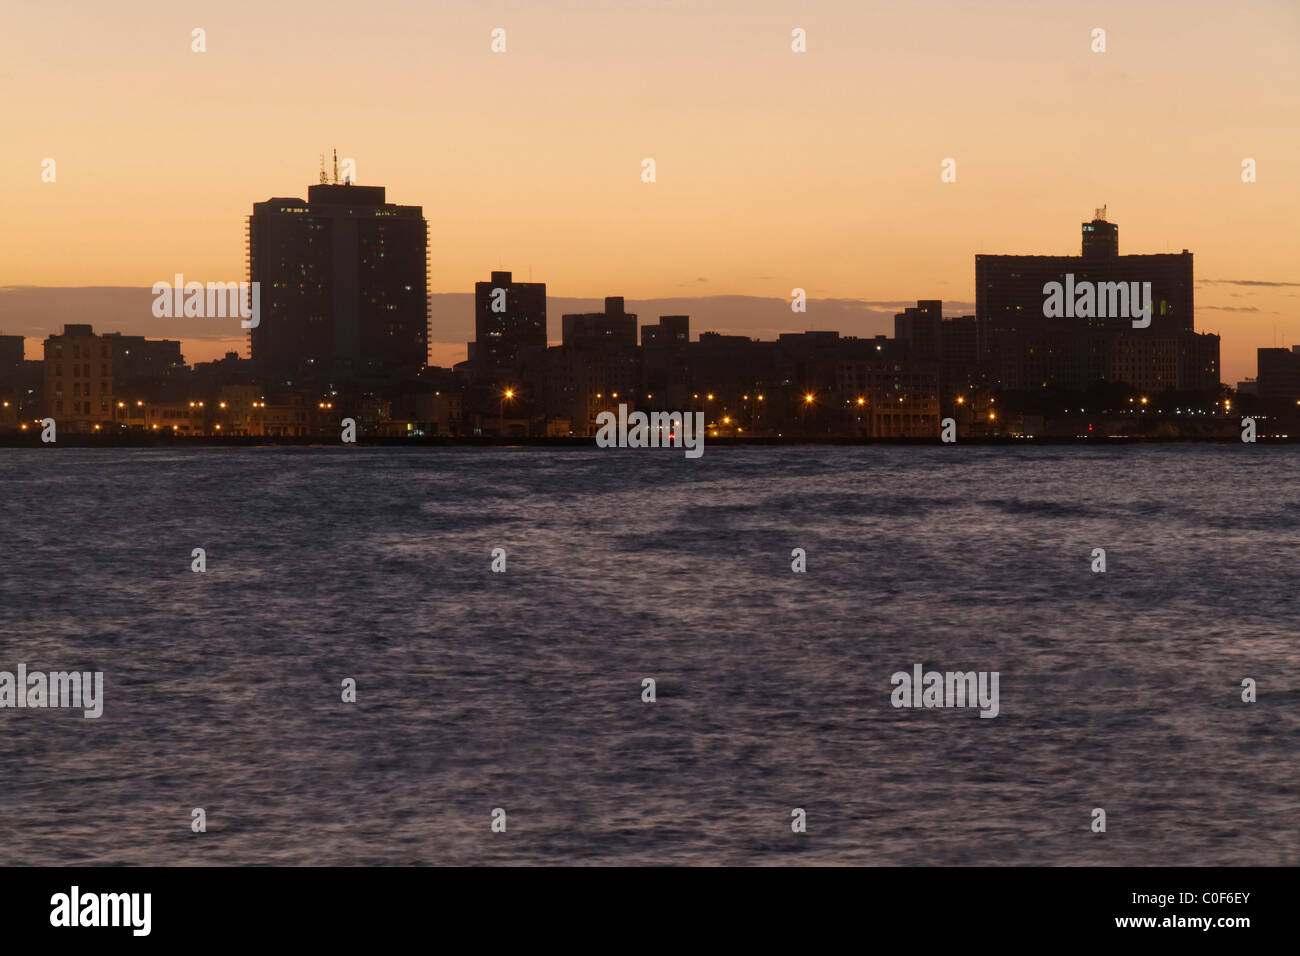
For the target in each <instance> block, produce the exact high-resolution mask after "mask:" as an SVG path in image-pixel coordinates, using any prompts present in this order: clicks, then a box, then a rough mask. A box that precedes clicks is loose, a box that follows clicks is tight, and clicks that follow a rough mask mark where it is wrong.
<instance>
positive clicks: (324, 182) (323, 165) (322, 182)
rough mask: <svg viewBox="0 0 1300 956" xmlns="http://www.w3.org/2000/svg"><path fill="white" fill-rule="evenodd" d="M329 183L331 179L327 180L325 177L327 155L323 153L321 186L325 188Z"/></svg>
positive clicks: (321, 155)
mask: <svg viewBox="0 0 1300 956" xmlns="http://www.w3.org/2000/svg"><path fill="white" fill-rule="evenodd" d="M328 182H329V179H327V178H326V176H325V154H324V153H321V154H320V184H321V185H322V186H324V185H325V184H326V183H328Z"/></svg>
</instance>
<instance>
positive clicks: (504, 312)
mask: <svg viewBox="0 0 1300 956" xmlns="http://www.w3.org/2000/svg"><path fill="white" fill-rule="evenodd" d="M546 344H547V342H546V283H545V282H516V281H514V279H512V278H511V274H510V273H509V272H493V273H492V279H491V281H488V282H476V283H474V341H473V342H471V343H470V345H469V359H470V361H471V362H474V363H477V364H478V365H479V366H481V367H482V368H483V369H487V370H492V369H508V370H512V371H515V372H519V371H520V370H522V369H523V368H524V367H525V366H527V365H529V364H531V363H532V362H534V361H535V360H536V359H537V358H538V357H540V356H541V354H542V353H543V352H545V351H546Z"/></svg>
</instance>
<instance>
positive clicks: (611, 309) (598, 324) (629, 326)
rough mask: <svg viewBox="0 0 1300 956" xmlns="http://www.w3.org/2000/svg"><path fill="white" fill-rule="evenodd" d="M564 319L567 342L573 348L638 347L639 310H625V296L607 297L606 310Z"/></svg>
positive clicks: (568, 316)
mask: <svg viewBox="0 0 1300 956" xmlns="http://www.w3.org/2000/svg"><path fill="white" fill-rule="evenodd" d="M561 322H562V327H561V333H562V336H563V342H564V344H565V345H567V346H570V347H571V348H577V349H586V350H593V349H635V348H636V313H634V312H627V311H625V310H624V308H623V297H622V296H621V295H610V296H606V297H605V311H604V312H585V313H578V314H570V315H566V316H564V317H563V318H562V320H561Z"/></svg>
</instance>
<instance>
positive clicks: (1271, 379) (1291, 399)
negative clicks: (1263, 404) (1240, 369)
mask: <svg viewBox="0 0 1300 956" xmlns="http://www.w3.org/2000/svg"><path fill="white" fill-rule="evenodd" d="M1256 357H1257V358H1256V361H1257V363H1258V365H1257V372H1256V375H1255V388H1256V394H1257V395H1259V397H1260V398H1261V399H1263V400H1264V401H1268V402H1285V403H1287V404H1295V403H1298V402H1300V345H1293V346H1291V348H1290V349H1258V350H1257V351H1256Z"/></svg>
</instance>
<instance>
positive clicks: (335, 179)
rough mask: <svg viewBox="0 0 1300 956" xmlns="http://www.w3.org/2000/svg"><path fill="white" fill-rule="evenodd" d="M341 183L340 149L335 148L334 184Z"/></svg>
mask: <svg viewBox="0 0 1300 956" xmlns="http://www.w3.org/2000/svg"><path fill="white" fill-rule="evenodd" d="M338 184H339V151H338V150H337V149H336V150H334V185H335V186H337V185H338Z"/></svg>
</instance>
